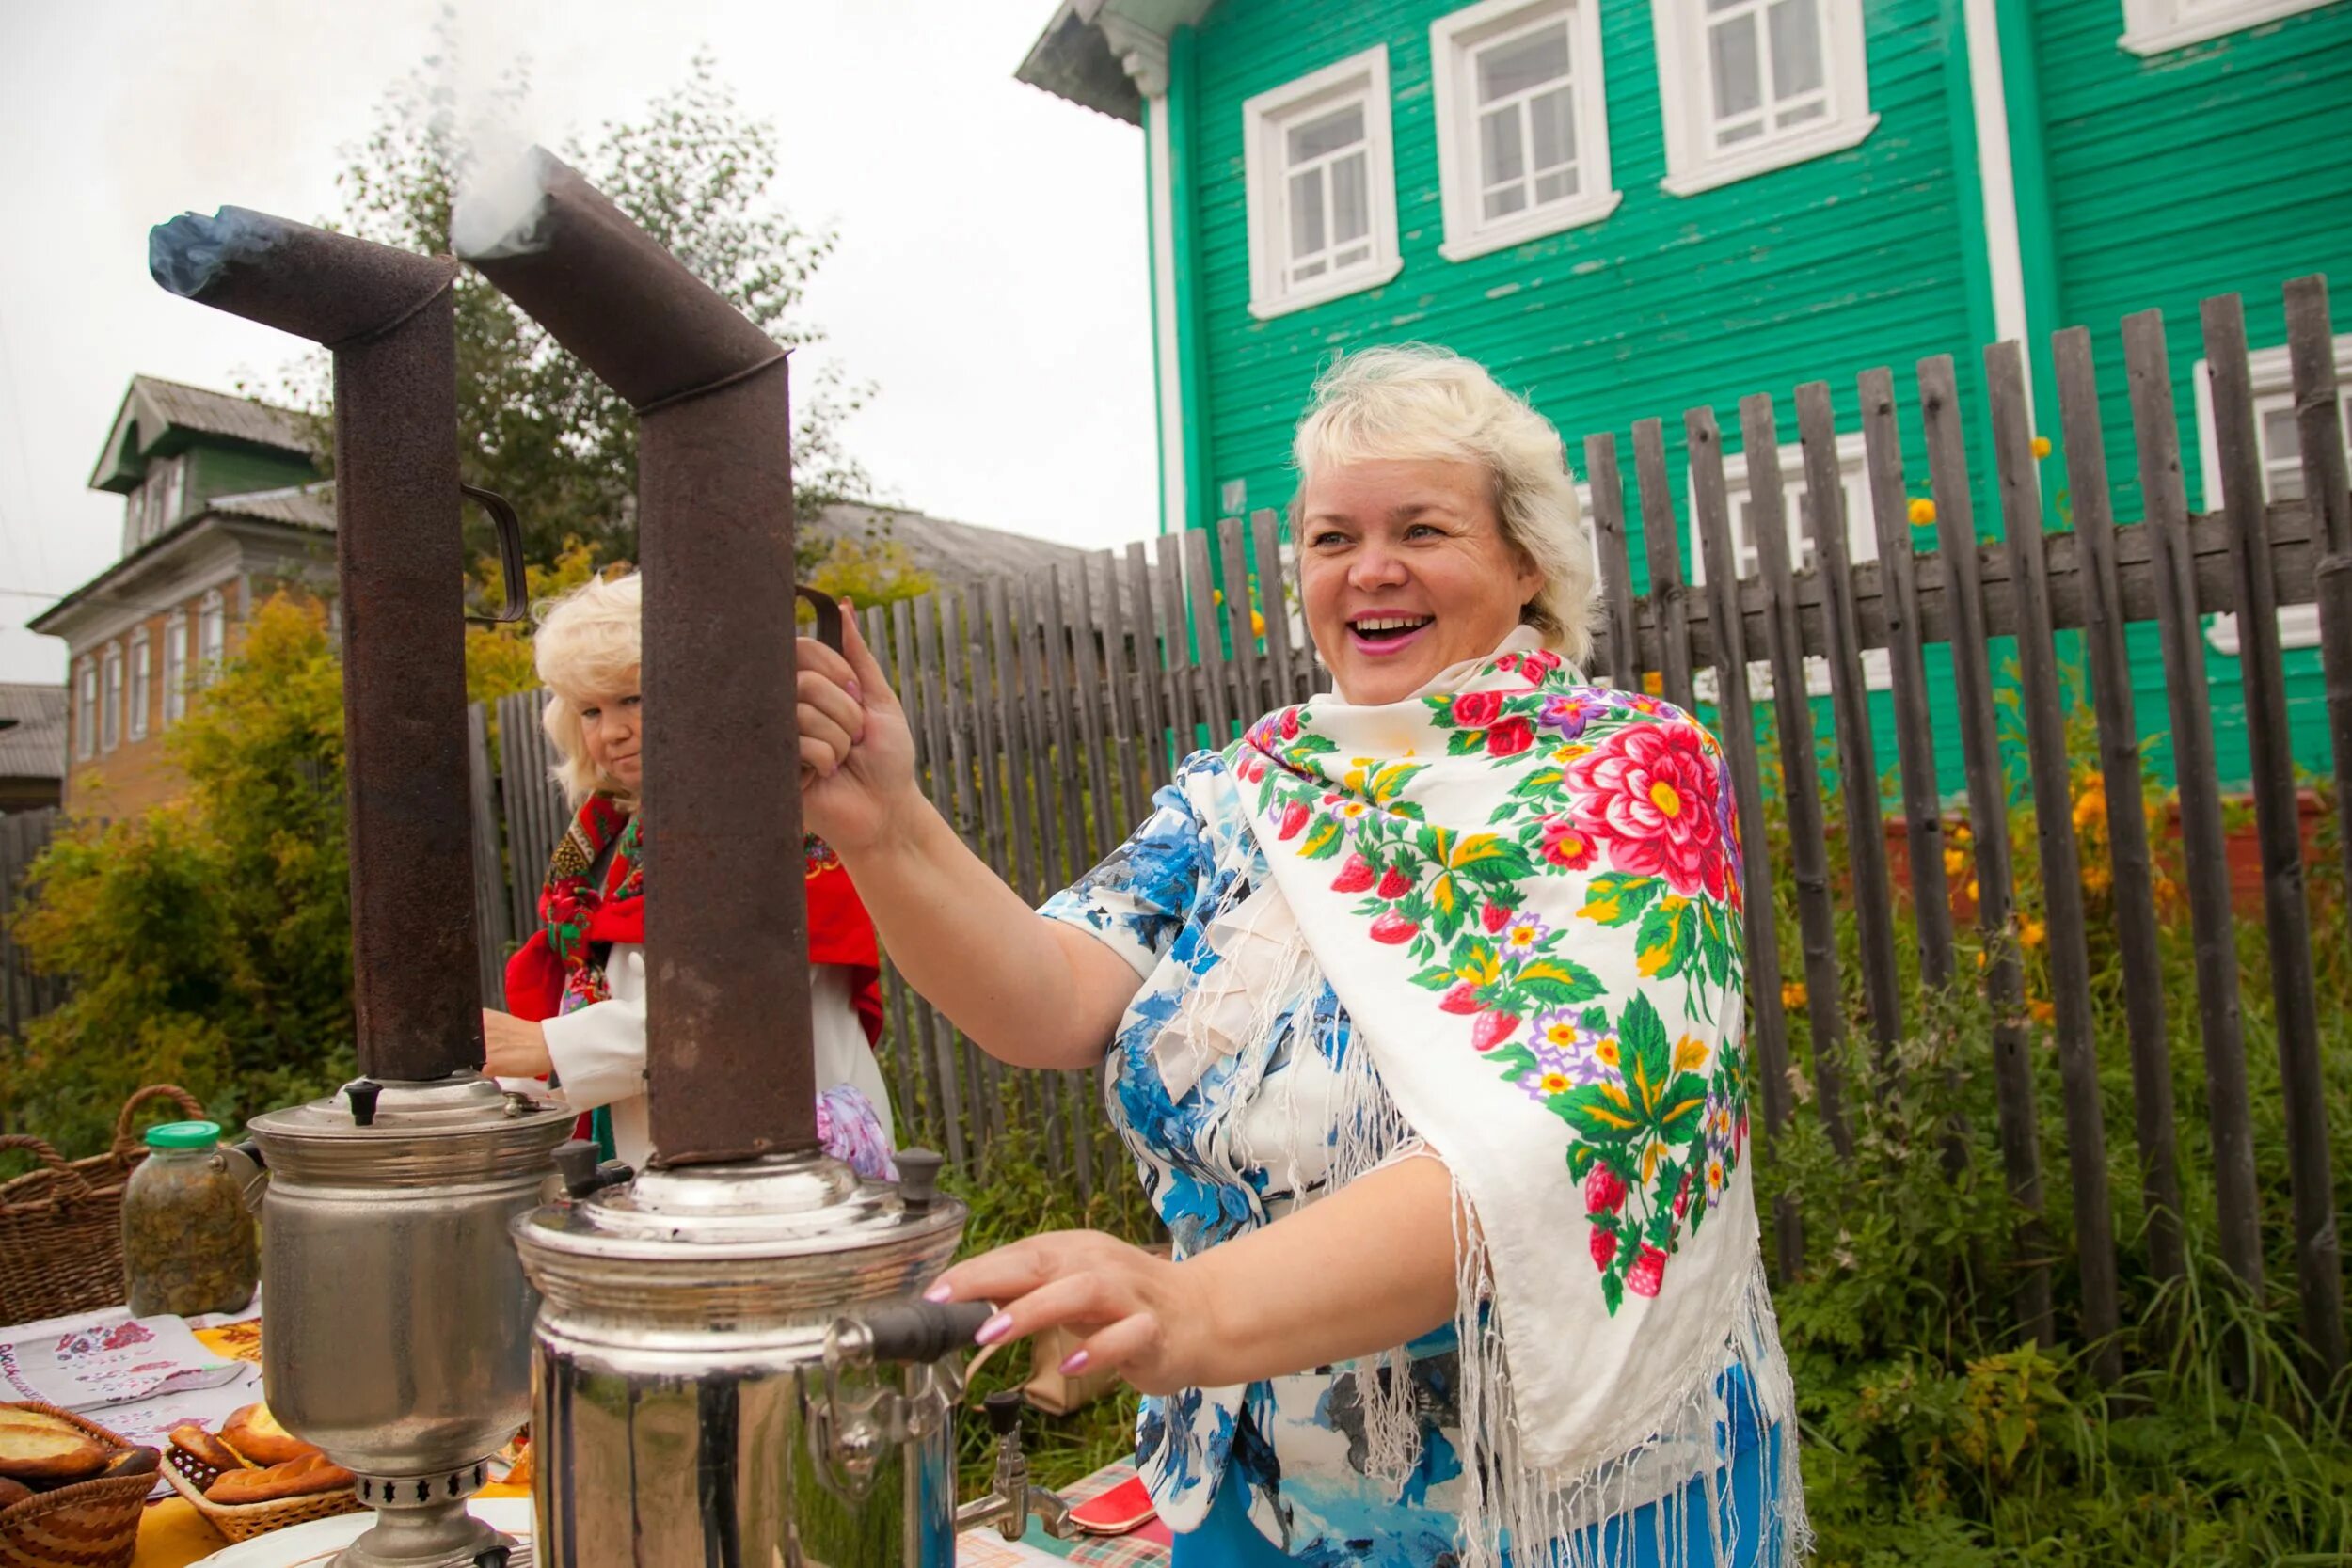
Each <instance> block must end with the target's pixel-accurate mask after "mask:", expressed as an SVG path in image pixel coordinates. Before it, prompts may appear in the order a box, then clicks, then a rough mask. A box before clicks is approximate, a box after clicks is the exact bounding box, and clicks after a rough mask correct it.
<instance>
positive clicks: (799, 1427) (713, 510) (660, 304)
mask: <svg viewBox="0 0 2352 1568" xmlns="http://www.w3.org/2000/svg"><path fill="white" fill-rule="evenodd" d="M527 173H528V179H527V180H525V181H524V182H521V184H520V187H517V186H516V183H515V182H505V183H503V184H502V185H501V191H502V192H503V193H504V194H505V195H506V196H509V197H511V195H512V193H513V191H514V190H515V189H516V188H523V189H525V190H527V194H528V197H529V199H528V200H526V201H524V202H523V203H522V204H520V205H519V206H517V207H513V208H509V209H505V210H498V209H496V208H495V207H494V206H492V205H485V203H487V202H491V201H493V200H494V199H495V198H484V199H483V200H482V201H473V202H461V204H460V210H459V213H458V214H457V217H456V220H455V222H454V224H453V229H454V230H455V231H456V233H457V234H458V236H459V245H458V248H459V251H460V253H461V254H462V255H464V256H465V258H466V259H467V260H468V261H469V262H471V263H472V264H473V265H475V266H476V267H478V268H480V270H481V271H482V273H483V275H484V276H485V277H488V278H489V280H490V281H491V282H492V283H493V284H495V285H496V286H497V287H498V288H499V289H500V290H501V291H502V292H503V293H506V294H507V295H508V296H509V297H510V298H512V299H513V300H514V301H515V302H516V304H517V305H519V306H520V307H521V308H522V309H524V310H526V311H527V312H529V313H530V314H531V315H532V317H533V318H535V319H536V320H537V321H538V322H539V324H540V325H542V326H544V327H545V328H547V330H548V333H549V335H550V336H552V337H553V338H554V339H555V340H556V341H557V342H559V343H560V344H562V345H563V346H564V348H565V349H567V350H569V351H570V352H571V353H572V354H574V355H575V356H578V357H579V358H580V360H581V361H582V362H583V363H584V364H586V365H587V366H588V368H589V369H590V370H591V371H593V372H596V374H597V375H598V376H600V377H601V378H602V379H603V380H604V381H605V382H606V383H607V384H608V385H610V386H612V388H614V390H616V391H618V392H619V393H620V394H621V395H622V396H623V397H624V398H626V399H627V400H628V403H629V404H630V405H631V406H632V407H634V408H635V409H636V410H637V412H638V415H639V420H640V425H639V431H640V437H639V464H638V528H639V555H640V560H641V562H642V565H643V569H644V584H645V589H644V616H645V622H644V624H645V628H646V636H645V641H644V672H643V683H642V690H643V691H644V726H645V727H644V769H645V800H646V804H645V808H644V815H643V816H642V824H643V836H644V846H645V855H646V863H647V876H646V893H645V941H646V946H645V952H646V958H647V987H646V991H647V995H646V1037H647V1040H648V1062H647V1096H648V1105H647V1111H648V1119H649V1121H650V1123H651V1126H652V1144H653V1148H654V1152H653V1155H652V1157H651V1159H650V1161H649V1162H648V1168H647V1169H645V1170H644V1171H642V1172H633V1171H630V1170H629V1169H628V1168H627V1167H625V1166H621V1165H619V1164H608V1165H604V1166H601V1167H599V1166H597V1165H596V1156H595V1151H594V1150H593V1149H592V1148H587V1147H586V1146H584V1145H580V1146H573V1147H571V1148H567V1149H565V1150H564V1151H563V1153H562V1155H561V1160H562V1163H563V1164H564V1185H565V1188H566V1190H567V1197H566V1199H565V1200H564V1201H559V1202H556V1203H552V1204H550V1205H548V1207H546V1208H542V1209H540V1210H538V1211H537V1212H534V1213H532V1214H531V1215H529V1216H527V1217H525V1218H523V1219H521V1220H519V1221H517V1222H516V1226H515V1236H516V1245H517V1247H518V1249H519V1251H520V1253H521V1256H522V1259H523V1266H524V1268H525V1270H526V1271H527V1272H528V1273H529V1274H530V1275H531V1277H532V1282H533V1283H534V1284H535V1285H536V1286H537V1287H538V1288H539V1291H540V1292H541V1295H542V1298H543V1305H542V1307H541V1308H540V1313H539V1321H538V1326H537V1329H536V1331H535V1334H534V1336H533V1352H532V1443H533V1448H534V1451H535V1460H536V1465H537V1469H536V1480H535V1482H534V1486H533V1493H532V1496H533V1502H534V1505H535V1509H536V1513H537V1536H536V1542H535V1545H536V1549H537V1550H538V1552H539V1555H540V1558H541V1560H543V1561H544V1562H547V1563H550V1564H558V1565H561V1568H605V1565H610V1564H621V1563H628V1564H635V1565H638V1568H673V1565H678V1568H683V1565H685V1564H696V1563H699V1564H708V1565H711V1568H917V1565H931V1568H948V1565H950V1564H952V1562H953V1561H954V1551H955V1548H954V1534H955V1529H956V1525H957V1510H956V1506H955V1494H954V1477H955V1470H954V1464H953V1449H954V1444H953V1436H954V1434H953V1432H952V1426H951V1424H952V1417H953V1415H954V1412H955V1410H956V1407H957V1403H958V1400H959V1397H960V1395H961V1390H962V1382H961V1373H960V1366H961V1352H962V1351H964V1350H965V1349H967V1348H969V1346H970V1343H971V1337H972V1334H973V1332H974V1331H975V1330H976V1329H977V1327H978V1325H979V1322H980V1321H981V1319H983V1318H985V1317H986V1315H987V1313H988V1308H987V1307H985V1306H979V1305H977V1304H975V1305H968V1306H961V1307H933V1306H930V1305H929V1304H927V1303H924V1302H922V1301H919V1300H914V1299H910V1298H911V1297H912V1296H913V1294H914V1292H915V1291H919V1290H920V1289H921V1288H922V1287H923V1286H924V1285H925V1284H926V1283H928V1282H929V1280H930V1278H931V1277H932V1276H933V1275H936V1274H937V1273H938V1272H939V1271H940V1269H941V1268H943V1267H944V1266H945V1265H946V1261H947V1259H949V1257H950V1256H951V1255H952V1254H953V1253H954V1251H955V1248H956V1244H957V1243H958V1241H959V1239H960V1238H961V1232H962V1228H963V1222H964V1218H965V1215H964V1212H963V1209H962V1207H961V1205H959V1204H956V1203H953V1202H951V1201H948V1200H946V1199H943V1198H941V1197H939V1196H937V1193H936V1190H935V1180H936V1176H937V1172H938V1165H939V1162H938V1158H937V1156H935V1155H930V1154H928V1153H925V1152H924V1151H922V1150H909V1151H906V1152H903V1153H901V1154H900V1155H899V1156H898V1161H899V1169H900V1173H901V1180H900V1181H899V1182H898V1184H897V1185H896V1186H893V1185H890V1184H885V1183H880V1182H861V1181H860V1180H857V1178H856V1177H855V1176H854V1175H852V1174H851V1173H850V1171H849V1170H848V1169H847V1168H846V1167H845V1166H843V1165H842V1164H839V1163H838V1162H836V1161H834V1160H831V1159H828V1158H826V1157H825V1156H824V1155H823V1154H822V1153H821V1152H819V1147H820V1146H819V1144H818V1137H817V1128H816V1113H815V1102H816V1091H817V1087H818V1085H816V1083H815V1082H814V1078H815V1060H814V1053H813V1051H812V1048H811V1041H810V1037H809V1028H810V1024H809V1011H808V989H807V983H808V946H807V942H806V929H805V922H806V914H805V910H804V895H803V847H802V834H801V820H800V792H799V788H798V780H799V771H800V751H799V739H798V736H797V734H796V731H795V726H794V722H793V705H792V703H791V701H790V693H791V691H792V686H791V680H790V671H791V669H792V666H793V657H794V651H795V646H796V644H795V641H794V640H795V636H796V627H795V624H794V605H793V594H794V592H795V589H794V586H793V582H792V560H793V555H792V527H791V517H792V477H791V428H792V426H791V418H790V410H789V406H788V403H787V382H786V375H785V353H784V350H783V349H782V348H781V347H779V346H778V345H777V344H776V343H774V342H773V341H771V340H770V339H769V338H768V337H767V336H766V335H765V334H763V333H761V332H760V331H759V330H758V329H757V328H756V327H755V326H754V325H752V324H751V323H750V322H749V321H747V320H746V319H745V318H744V317H743V315H742V314H741V313H740V312H739V311H738V310H737V309H735V308H734V307H733V306H731V305H729V304H728V303H727V302H726V301H725V300H724V299H723V298H722V297H721V296H720V295H719V294H717V293H714V292H713V291H712V290H711V289H710V288H708V287H707V285H705V284H704V283H702V282H701V281H700V280H699V279H697V278H695V277H693V275H692V274H691V273H690V272H688V271H687V269H686V268H685V267H683V266H681V265H680V264H679V263H678V262H677V261H676V260H675V259H674V258H673V257H671V256H670V255H669V253H668V252H666V251H665V250H663V249H662V248H661V247H660V245H657V244H656V243H655V242H654V241H653V240H652V239H651V238H650V237H649V236H647V235H646V234H645V233H644V230H641V229H639V228H638V227H637V225H636V224H634V223H632V222H631V221H630V220H629V219H628V217H627V216H626V215H624V214H622V213H620V212H619V210H618V209H616V208H615V207H614V206H613V205H612V203H611V202H610V201H608V200H607V199H606V198H604V197H603V196H602V195H601V194H599V193H598V192H596V190H595V189H594V188H593V187H591V186H590V185H589V184H588V183H587V182H585V181H583V180H582V179H580V176H579V175H578V174H577V173H575V172H574V171H572V170H571V169H569V168H567V167H565V166H564V165H563V164H562V163H560V162H558V161H557V160H556V159H554V158H553V157H551V156H549V155H548V154H547V153H545V152H544V151H537V150H534V151H533V153H532V159H531V164H530V166H529V168H528V170H527ZM826 630H827V627H826V624H825V620H824V617H823V613H822V608H821V607H820V616H819V622H818V631H819V635H820V636H822V635H825V633H826ZM1005 1414H1009V1410H1008V1411H1006V1412H1005ZM998 1419H999V1420H1001V1419H1002V1416H1001V1415H1000V1416H998ZM1014 1454H1015V1458H1016V1459H1017V1450H1014ZM1002 1473H1003V1474H1004V1475H1010V1476H1015V1477H1016V1478H1017V1480H1018V1481H1019V1483H1020V1484H1019V1485H1018V1486H1017V1487H1016V1488H1015V1490H1014V1492H1013V1493H1012V1494H1008V1497H1009V1500H1007V1498H1006V1497H999V1498H994V1499H985V1500H984V1502H983V1504H982V1505H981V1507H980V1509H979V1510H977V1511H976V1512H975V1513H974V1515H973V1517H975V1518H977V1517H979V1516H980V1513H985V1514H986V1516H987V1518H988V1519H989V1520H990V1521H992V1522H999V1521H1000V1524H999V1528H1005V1527H1006V1526H1008V1525H1011V1526H1013V1528H1012V1531H1011V1532H1012V1533H1018V1528H1017V1523H1016V1519H1017V1518H1025V1515H1026V1513H1028V1512H1029V1510H1030V1509H1031V1508H1032V1507H1039V1508H1041V1511H1043V1512H1046V1513H1049V1514H1050V1513H1057V1510H1056V1509H1055V1508H1054V1507H1053V1506H1052V1504H1051V1501H1050V1498H1044V1497H1042V1495H1039V1494H1032V1493H1031V1492H1030V1490H1029V1489H1028V1488H1027V1487H1026V1485H1025V1468H1021V1467H1020V1466H1018V1465H1015V1466H1014V1467H1013V1468H1012V1469H1009V1470H1005V1471H1003V1472H1002ZM1001 1491H1003V1488H1002V1487H1001V1486H1000V1492H1001Z"/></svg>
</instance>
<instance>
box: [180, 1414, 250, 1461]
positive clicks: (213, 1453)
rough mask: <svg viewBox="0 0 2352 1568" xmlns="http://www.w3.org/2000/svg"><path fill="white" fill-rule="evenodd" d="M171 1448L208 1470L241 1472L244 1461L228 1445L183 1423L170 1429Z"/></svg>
mask: <svg viewBox="0 0 2352 1568" xmlns="http://www.w3.org/2000/svg"><path fill="white" fill-rule="evenodd" d="M171 1446H172V1447H173V1448H175V1449H179V1450H180V1451H181V1452H182V1453H183V1454H186V1455H187V1456H188V1457H189V1458H190V1459H193V1460H195V1461H196V1462H197V1463H198V1464H199V1465H202V1466H203V1467H204V1468H206V1469H208V1470H222V1471H228V1470H242V1469H244V1468H245V1461H244V1460H242V1459H240V1458H238V1457H237V1455H236V1454H235V1452H234V1451H232V1450H231V1449H230V1447H229V1445H228V1444H226V1443H223V1442H222V1441H221V1440H220V1439H219V1438H217V1437H215V1436H214V1435H213V1434H212V1433H209V1432H206V1431H205V1430H204V1429H203V1428H202V1427H200V1426H198V1425H197V1424H196V1423H195V1422H194V1421H183V1422H181V1423H180V1424H179V1425H178V1426H176V1427H173V1428H172V1429H171Z"/></svg>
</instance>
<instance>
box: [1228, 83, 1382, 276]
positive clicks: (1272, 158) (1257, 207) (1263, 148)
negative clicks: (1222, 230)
mask: <svg viewBox="0 0 2352 1568" xmlns="http://www.w3.org/2000/svg"><path fill="white" fill-rule="evenodd" d="M1351 100H1357V101H1360V102H1361V103H1362V104H1363V109H1364V182H1365V191H1364V198H1365V201H1366V204H1367V206H1368V207H1369V209H1370V211H1369V214H1368V215H1369V216H1370V218H1371V219H1372V231H1371V234H1370V236H1369V238H1370V240H1371V242H1372V248H1371V253H1370V254H1369V255H1368V256H1367V257H1366V258H1365V259H1364V260H1363V261H1359V262H1356V263H1355V264H1354V265H1352V266H1349V267H1347V268H1346V269H1345V270H1343V271H1338V272H1327V273H1326V274H1325V275H1324V276H1322V277H1315V278H1311V279H1309V280H1308V281H1306V282H1304V283H1296V284H1294V283H1292V282H1291V281H1290V223H1289V199H1288V193H1289V180H1288V178H1287V176H1288V172H1289V170H1288V165H1287V164H1286V162H1285V160H1284V156H1283V148H1282V136H1283V133H1284V132H1285V131H1286V130H1288V129H1289V127H1290V126H1291V125H1293V124H1295V122H1297V121H1298V120H1299V119H1302V118H1304V117H1307V116H1311V115H1320V114H1323V113H1326V112H1327V111H1329V110H1331V109H1335V108H1337V107H1339V106H1340V105H1342V104H1343V103H1348V102H1349V101H1351ZM1241 117H1242V160H1243V167H1244V171H1245V174H1246V177H1247V178H1246V185H1247V188H1248V205H1249V313H1250V314H1251V315H1253V316H1255V317H1257V318H1258V319H1259V320H1260V321H1265V320H1268V319H1270V318H1272V317H1275V316H1282V315H1288V314H1289V313H1290V312H1292V311H1294V310H1303V309H1307V308H1308V307H1309V306H1311V305H1322V304H1324V303H1326V302H1327V301H1330V300H1334V299H1340V298H1343V297H1345V296H1346V295H1348V294H1353V293H1362V292H1363V291H1364V290H1366V289H1375V288H1378V287H1379V286H1380V285H1381V284H1383V283H1386V282H1387V281H1389V279H1391V278H1392V277H1395V276H1396V275H1397V274H1398V273H1399V272H1401V271H1403V270H1404V267H1405V259H1404V256H1403V254H1402V253H1401V252H1400V251H1399V250H1398V248H1397V237H1396V149H1395V143H1394V140H1393V138H1392V135H1391V129H1390V123H1389V46H1388V45H1387V44H1385V43H1382V44H1375V45H1374V46H1373V47H1372V48H1370V49H1367V50H1365V51H1363V52H1362V53H1361V54H1359V55H1349V56H1348V57H1347V58H1345V59H1343V60H1339V61H1336V62H1334V63H1333V64H1331V65H1327V66H1326V67H1324V68H1323V69H1322V70H1321V71H1311V72H1310V73H1309V74H1307V75H1305V76H1301V77H1299V78H1298V79H1297V80H1295V81H1293V82H1286V83H1284V84H1283V85H1282V86H1280V87H1274V88H1271V89H1269V90H1268V91H1265V92H1262V93H1260V94H1258V95H1257V96H1256V97H1254V98H1252V99H1250V100H1248V102H1247V103H1243V104H1242V106H1241Z"/></svg>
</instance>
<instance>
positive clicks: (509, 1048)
mask: <svg viewBox="0 0 2352 1568" xmlns="http://www.w3.org/2000/svg"><path fill="white" fill-rule="evenodd" d="M482 1046H483V1052H484V1055H485V1062H484V1064H483V1069H482V1070H483V1071H485V1072H486V1073H488V1074H489V1075H490V1076H491V1077H493V1078H545V1077H546V1076H547V1075H548V1069H549V1068H550V1066H551V1064H550V1063H549V1062H548V1035H547V1031H546V1030H544V1029H542V1028H540V1027H539V1026H538V1025H537V1024H535V1023H532V1022H528V1021H526V1020H523V1019H519V1018H516V1016H515V1015H514V1014H513V1013H501V1012H497V1011H494V1010H493V1009H491V1008H488V1007H485V1008H483V1009H482Z"/></svg>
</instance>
